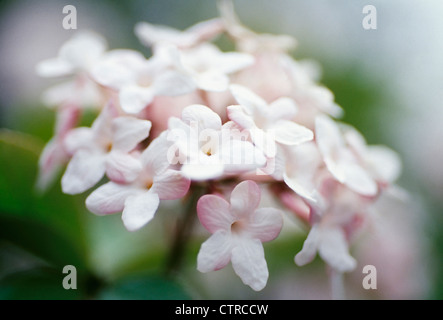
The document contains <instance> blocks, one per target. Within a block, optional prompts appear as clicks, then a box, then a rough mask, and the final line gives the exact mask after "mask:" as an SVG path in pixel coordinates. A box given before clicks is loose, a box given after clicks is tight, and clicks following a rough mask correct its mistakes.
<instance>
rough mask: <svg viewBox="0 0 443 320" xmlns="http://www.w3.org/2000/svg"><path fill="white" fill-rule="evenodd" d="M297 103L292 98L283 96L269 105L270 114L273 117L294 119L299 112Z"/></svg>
mask: <svg viewBox="0 0 443 320" xmlns="http://www.w3.org/2000/svg"><path fill="white" fill-rule="evenodd" d="M297 109H298V108H297V104H296V103H295V101H294V100H293V99H291V98H287V97H282V98H279V99H277V100H275V101H274V102H272V103H271V104H270V105H269V114H270V115H271V117H272V119H274V120H279V119H292V118H294V117H295V115H296V114H297Z"/></svg>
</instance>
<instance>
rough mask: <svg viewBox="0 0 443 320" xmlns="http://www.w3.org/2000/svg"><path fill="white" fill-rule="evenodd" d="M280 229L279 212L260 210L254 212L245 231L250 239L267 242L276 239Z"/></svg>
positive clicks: (266, 209)
mask: <svg viewBox="0 0 443 320" xmlns="http://www.w3.org/2000/svg"><path fill="white" fill-rule="evenodd" d="M282 227H283V215H282V212H281V211H280V210H277V209H274V208H260V209H257V210H255V212H254V213H253V215H252V217H251V220H250V221H249V224H248V226H247V227H246V229H247V232H248V234H249V235H251V237H252V238H255V239H259V240H260V241H261V242H267V241H271V240H274V239H275V238H277V236H278V235H279V234H280V231H281V229H282Z"/></svg>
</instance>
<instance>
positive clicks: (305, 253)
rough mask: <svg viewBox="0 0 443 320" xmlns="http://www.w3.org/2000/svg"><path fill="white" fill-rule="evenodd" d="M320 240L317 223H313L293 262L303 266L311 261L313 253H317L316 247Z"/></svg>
mask: <svg viewBox="0 0 443 320" xmlns="http://www.w3.org/2000/svg"><path fill="white" fill-rule="evenodd" d="M319 242H320V230H319V226H318V225H313V226H312V228H311V230H310V231H309V234H308V237H307V238H306V240H305V242H304V243H303V248H302V249H301V251H300V252H299V253H297V255H296V256H295V263H296V264H297V265H298V266H304V265H305V264H308V263H309V262H311V261H312V260H313V259H314V257H315V254H316V253H317V248H318V245H319Z"/></svg>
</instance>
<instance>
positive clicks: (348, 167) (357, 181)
mask: <svg viewBox="0 0 443 320" xmlns="http://www.w3.org/2000/svg"><path fill="white" fill-rule="evenodd" d="M342 166H343V172H344V174H345V180H344V184H345V185H346V186H347V187H349V188H350V189H351V190H353V191H355V192H357V193H359V194H361V195H364V196H369V197H370V196H375V195H376V194H377V191H378V187H377V183H376V182H375V181H374V179H372V178H371V176H370V175H369V174H368V173H367V172H366V171H365V170H364V169H363V168H362V167H360V166H359V165H356V164H352V163H348V164H343V165H342Z"/></svg>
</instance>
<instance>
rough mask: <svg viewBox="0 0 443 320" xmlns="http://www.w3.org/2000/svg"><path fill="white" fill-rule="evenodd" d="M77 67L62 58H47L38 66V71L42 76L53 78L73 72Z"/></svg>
mask: <svg viewBox="0 0 443 320" xmlns="http://www.w3.org/2000/svg"><path fill="white" fill-rule="evenodd" d="M74 70H75V67H74V66H73V65H72V64H70V63H69V62H67V61H65V60H63V59H60V58H54V59H47V60H44V61H41V62H39V63H38V64H37V66H36V72H37V74H38V75H39V76H40V77H45V78H51V77H61V76H66V75H69V74H71V73H73V72H74Z"/></svg>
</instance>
